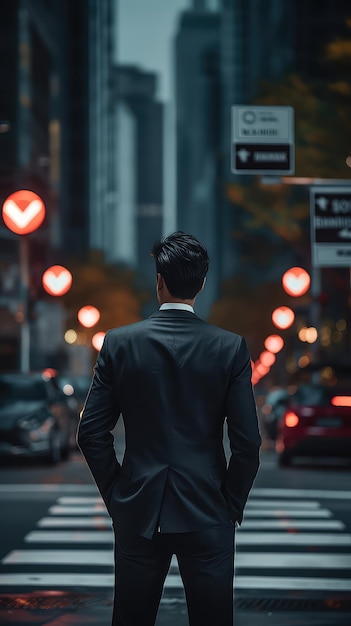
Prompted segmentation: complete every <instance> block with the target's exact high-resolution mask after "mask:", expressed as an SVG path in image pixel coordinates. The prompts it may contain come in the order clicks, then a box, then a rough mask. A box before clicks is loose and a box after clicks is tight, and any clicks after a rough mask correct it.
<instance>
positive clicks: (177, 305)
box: [160, 302, 195, 313]
mask: <svg viewBox="0 0 351 626" xmlns="http://www.w3.org/2000/svg"><path fill="white" fill-rule="evenodd" d="M167 309H178V311H189V312H190V313H195V311H194V309H193V307H192V306H190V304H185V303H184V302H164V304H161V306H160V311H165V310H167Z"/></svg>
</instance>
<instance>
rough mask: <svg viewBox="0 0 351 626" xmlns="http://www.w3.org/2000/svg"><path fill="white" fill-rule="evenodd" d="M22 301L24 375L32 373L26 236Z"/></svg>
mask: <svg viewBox="0 0 351 626" xmlns="http://www.w3.org/2000/svg"><path fill="white" fill-rule="evenodd" d="M20 270H21V272H20V274H21V285H20V300H21V312H22V320H21V360H20V370H21V373H22V374H28V372H29V371H30V328H29V320H28V287H29V266H28V239H27V237H25V236H24V235H21V237H20Z"/></svg>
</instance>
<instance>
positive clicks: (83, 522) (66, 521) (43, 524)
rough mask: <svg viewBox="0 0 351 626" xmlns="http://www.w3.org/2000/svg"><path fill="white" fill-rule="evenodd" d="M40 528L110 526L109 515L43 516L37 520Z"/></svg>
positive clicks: (102, 527)
mask: <svg viewBox="0 0 351 626" xmlns="http://www.w3.org/2000/svg"><path fill="white" fill-rule="evenodd" d="M37 526H39V527H40V528H96V529H99V528H101V529H105V528H111V526H112V521H111V519H110V518H109V517H98V516H95V517H72V518H70V517H43V518H42V519H40V520H39V521H38V522H37Z"/></svg>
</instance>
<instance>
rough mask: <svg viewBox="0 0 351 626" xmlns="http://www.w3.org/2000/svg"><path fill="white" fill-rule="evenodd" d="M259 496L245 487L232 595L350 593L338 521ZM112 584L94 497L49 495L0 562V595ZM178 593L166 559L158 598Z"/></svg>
mask: <svg viewBox="0 0 351 626" xmlns="http://www.w3.org/2000/svg"><path fill="white" fill-rule="evenodd" d="M262 491H263V490H259V489H257V490H253V492H252V494H251V496H250V499H249V501H248V504H247V507H246V510H245V519H244V523H243V526H242V528H240V529H238V530H237V532H236V557H235V567H236V575H235V589H236V591H240V590H251V591H252V592H255V591H256V592H260V591H261V592H263V591H265V592H266V591H268V590H272V591H279V590H280V591H282V592H284V591H285V592H288V591H291V590H294V591H300V592H303V591H307V592H309V593H310V592H311V591H314V592H323V591H326V590H328V591H335V592H350V591H351V534H350V533H348V532H347V531H346V527H345V524H344V523H343V522H342V521H341V520H338V519H336V518H335V517H334V515H333V513H332V511H330V510H329V509H327V508H325V507H324V506H322V504H321V502H320V500H319V499H318V497H317V494H314V495H313V496H312V497H311V494H309V493H307V492H306V497H304V492H303V491H301V490H299V491H298V492H297V491H296V493H295V490H290V491H288V490H287V491H285V492H284V494H283V493H282V492H281V490H279V489H277V490H274V489H270V490H269V492H268V493H262ZM291 491H294V494H293V493H291ZM314 496H315V497H314ZM113 584H114V574H113V531H112V525H111V520H110V518H109V516H108V514H107V511H106V509H105V507H104V504H103V502H102V500H101V499H100V498H99V497H96V496H90V495H89V496H88V495H87V496H76V495H73V494H72V495H71V494H70V495H65V496H60V497H57V499H56V502H55V503H54V504H53V505H52V506H50V507H49V509H48V511H47V513H46V514H45V515H44V517H42V518H41V519H39V520H38V522H37V524H36V527H35V528H33V529H32V530H30V532H28V534H27V535H26V536H25V537H24V540H23V544H22V545H20V546H19V547H18V548H16V549H14V550H12V551H10V552H9V553H8V554H6V555H5V556H4V557H3V558H2V560H1V562H0V587H1V588H2V589H3V590H6V589H7V590H9V589H10V588H11V590H13V589H17V590H19V589H21V590H25V589H26V590H29V589H30V590H35V589H44V588H45V589H67V588H74V589H77V588H84V589H90V590H92V589H98V588H100V589H102V588H112V587H113ZM178 589H182V581H181V578H180V575H179V570H178V566H177V560H176V558H175V557H174V558H173V559H172V563H171V568H170V571H169V574H168V576H167V579H166V583H165V593H166V594H167V593H168V597H169V595H170V594H172V593H175V592H176V591H177V590H178Z"/></svg>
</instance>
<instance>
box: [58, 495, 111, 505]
mask: <svg viewBox="0 0 351 626" xmlns="http://www.w3.org/2000/svg"><path fill="white" fill-rule="evenodd" d="M57 502H58V504H103V502H104V501H103V499H102V498H94V497H90V496H87V497H84V496H61V497H60V498H57Z"/></svg>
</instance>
